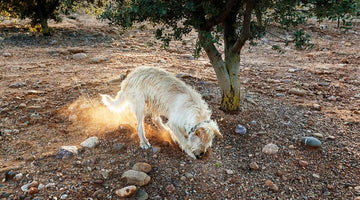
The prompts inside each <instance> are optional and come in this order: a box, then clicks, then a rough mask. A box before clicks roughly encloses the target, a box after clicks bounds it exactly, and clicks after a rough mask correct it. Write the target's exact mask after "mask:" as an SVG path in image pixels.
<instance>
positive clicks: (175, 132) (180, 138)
mask: <svg viewBox="0 0 360 200" xmlns="http://www.w3.org/2000/svg"><path fill="white" fill-rule="evenodd" d="M167 125H168V126H169V128H170V130H171V131H170V135H171V138H172V139H173V140H174V141H175V142H177V143H178V145H179V146H180V148H181V149H182V150H183V151H185V153H186V154H187V155H189V156H190V157H192V158H194V159H196V156H195V154H194V153H193V152H192V151H191V149H190V147H189V145H188V141H187V139H186V138H185V137H184V135H183V133H182V132H181V131H180V130H179V129H178V127H177V126H176V125H172V124H171V123H167Z"/></svg>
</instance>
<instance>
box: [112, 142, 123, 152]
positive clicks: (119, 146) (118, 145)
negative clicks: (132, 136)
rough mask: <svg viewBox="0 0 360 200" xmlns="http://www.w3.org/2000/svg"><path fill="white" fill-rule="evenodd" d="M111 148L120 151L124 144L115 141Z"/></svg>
mask: <svg viewBox="0 0 360 200" xmlns="http://www.w3.org/2000/svg"><path fill="white" fill-rule="evenodd" d="M112 149H113V151H115V152H120V151H122V150H124V149H125V146H124V145H123V144H121V143H116V144H114V145H113V148H112Z"/></svg>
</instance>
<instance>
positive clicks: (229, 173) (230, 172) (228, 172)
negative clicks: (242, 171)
mask: <svg viewBox="0 0 360 200" xmlns="http://www.w3.org/2000/svg"><path fill="white" fill-rule="evenodd" d="M226 173H227V174H228V175H231V174H234V171H233V170H231V169H227V170H226Z"/></svg>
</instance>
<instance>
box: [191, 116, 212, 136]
mask: <svg viewBox="0 0 360 200" xmlns="http://www.w3.org/2000/svg"><path fill="white" fill-rule="evenodd" d="M209 122H210V120H205V121H202V122H200V123H198V124H196V125H195V126H193V127H192V128H191V129H190V131H189V132H188V133H187V134H188V135H190V134H191V133H193V132H195V131H196V129H197V128H198V127H199V126H200V125H202V124H204V123H209Z"/></svg>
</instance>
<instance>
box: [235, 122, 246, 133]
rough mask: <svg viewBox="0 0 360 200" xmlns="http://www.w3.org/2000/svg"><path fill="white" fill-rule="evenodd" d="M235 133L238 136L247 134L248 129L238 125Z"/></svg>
mask: <svg viewBox="0 0 360 200" xmlns="http://www.w3.org/2000/svg"><path fill="white" fill-rule="evenodd" d="M235 133H238V134H246V128H245V127H244V126H242V125H240V124H238V125H236V127H235Z"/></svg>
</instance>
